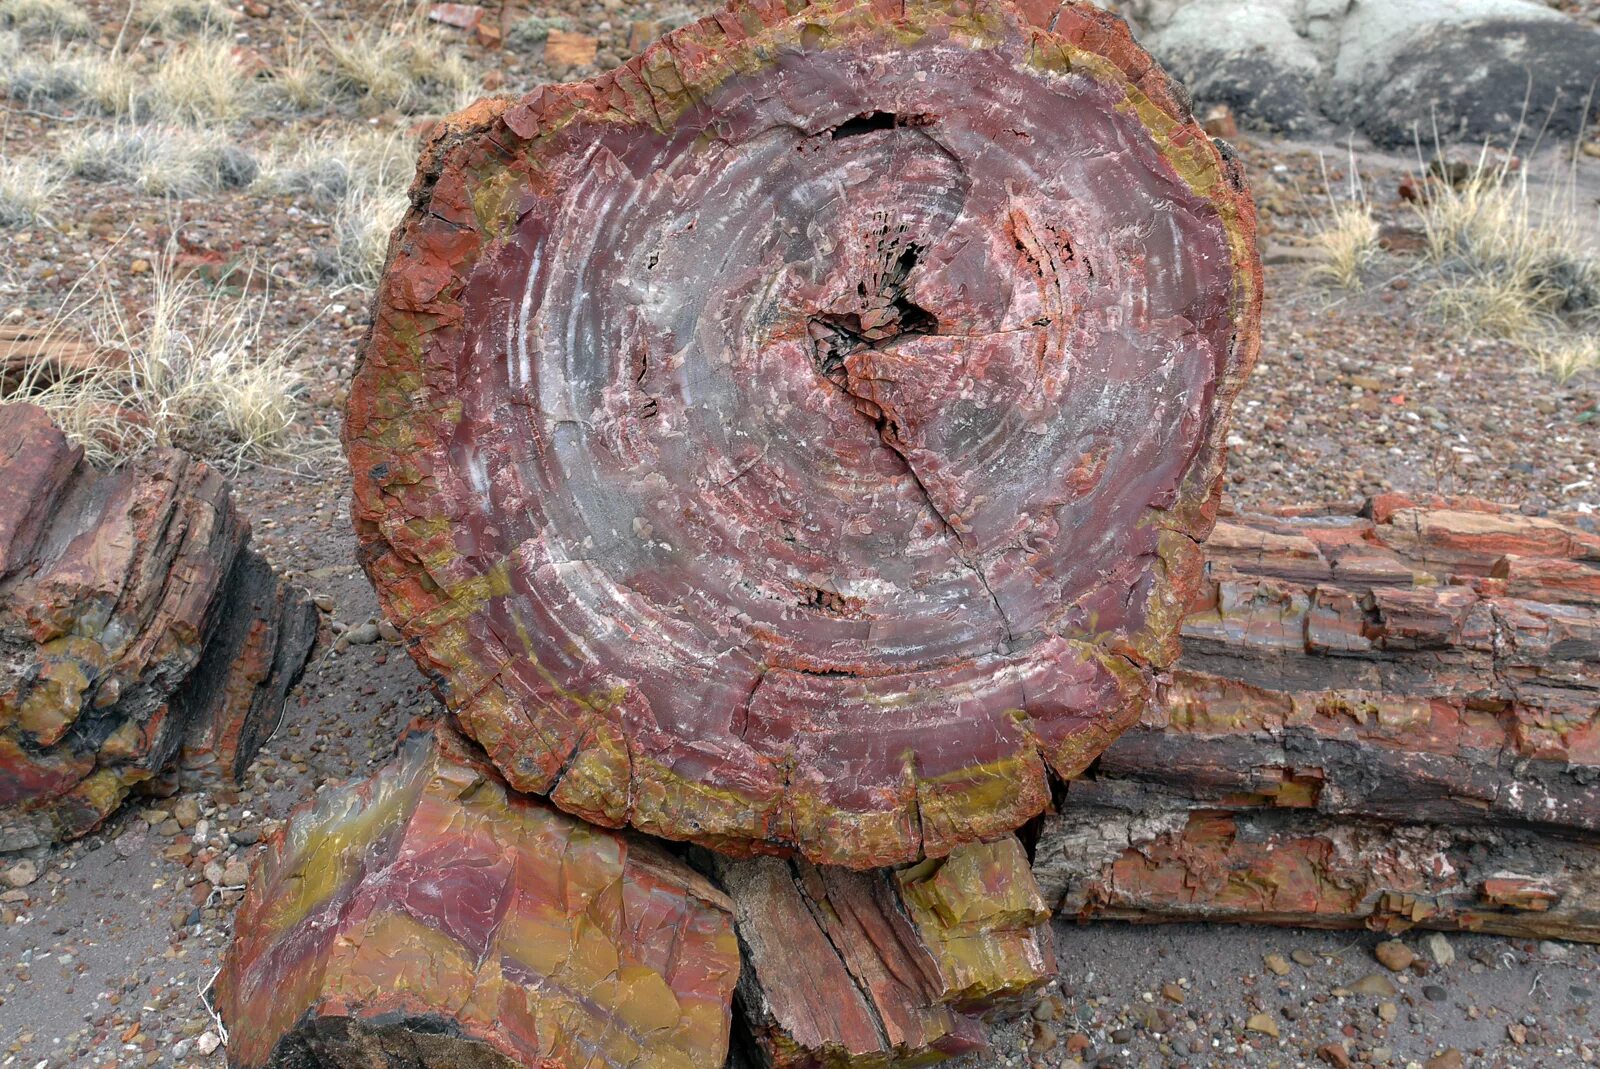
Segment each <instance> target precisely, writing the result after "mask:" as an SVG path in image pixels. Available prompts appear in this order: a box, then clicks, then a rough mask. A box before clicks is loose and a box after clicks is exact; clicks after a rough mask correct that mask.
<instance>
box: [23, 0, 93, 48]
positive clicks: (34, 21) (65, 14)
mask: <svg viewBox="0 0 1600 1069" xmlns="http://www.w3.org/2000/svg"><path fill="white" fill-rule="evenodd" d="M0 27H4V28H6V29H11V30H15V31H16V32H17V33H19V34H21V35H22V36H23V37H26V38H29V39H30V40H42V39H53V40H57V41H61V40H66V39H69V38H74V37H88V36H89V35H90V34H91V33H93V32H94V23H92V22H91V21H90V20H89V13H88V12H87V11H84V10H83V8H81V7H79V6H78V5H77V4H74V3H72V2H71V0H0Z"/></svg>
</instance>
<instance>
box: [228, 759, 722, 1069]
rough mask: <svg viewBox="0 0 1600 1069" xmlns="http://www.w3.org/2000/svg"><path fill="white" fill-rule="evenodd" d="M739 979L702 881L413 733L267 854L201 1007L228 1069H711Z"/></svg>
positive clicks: (289, 828)
mask: <svg viewBox="0 0 1600 1069" xmlns="http://www.w3.org/2000/svg"><path fill="white" fill-rule="evenodd" d="M738 973H739V949H738V943H737V941H736V939H735V937H734V933H733V919H732V916H731V913H730V908H729V903H728V900H727V898H726V897H725V896H724V895H723V894H722V893H721V892H720V891H718V890H717V889H716V888H715V887H713V886H712V885H711V883H710V882H708V881H707V880H706V879H705V878H704V877H702V876H700V875H698V874H697V873H696V872H695V871H694V870H692V869H690V868H689V867H688V866H687V865H685V864H684V863H682V862H680V861H677V860H675V859H673V858H671V857H668V856H667V855H666V854H664V853H663V852H662V851H661V850H660V849H658V848H657V847H655V846H653V845H651V844H650V843H648V842H645V841H644V840H642V839H640V838H637V837H634V836H629V835H627V834H625V833H618V832H613V831H608V830H605V829H597V828H594V827H591V826H589V825H587V824H584V823H583V822H582V821H579V820H576V819H574V818H572V817H569V816H567V815H566V814H564V813H562V812H560V811H558V810H556V809H555V808H554V807H553V806H550V805H549V804H547V803H546V802H544V801H542V800H539V799H532V798H527V797H524V796H521V795H518V794H516V793H514V792H512V791H509V790H508V789H507V788H506V786H505V784H504V782H503V781H502V780H501V779H500V778H499V776H498V775H497V774H496V773H495V772H494V771H493V768H492V766H490V765H488V764H487V763H486V762H484V761H482V760H481V758H479V757H477V756H474V755H473V754H472V753H469V751H468V750H467V748H466V746H465V745H463V744H462V743H461V742H460V741H459V740H458V739H456V738H454V737H453V735H452V734H451V733H449V732H448V731H443V732H439V733H434V732H426V731H419V732H416V733H414V734H412V735H410V736H409V737H408V738H407V739H406V740H405V741H404V742H403V743H402V745H401V752H400V755H399V757H398V758H397V759H396V760H395V761H393V762H391V763H390V764H389V765H387V766H385V767H384V768H383V769H381V770H380V771H379V772H378V773H377V774H376V775H374V776H373V777H372V778H370V779H367V780H365V781H362V782H361V783H358V784H356V785H354V786H348V787H342V788H335V789H331V790H325V791H323V792H322V793H321V794H320V795H319V796H318V798H317V799H316V800H315V802H313V803H310V804H308V805H306V806H303V807H301V808H300V809H298V810H296V811H295V813H294V814H293V815H291V817H290V818H289V821H288V822H287V824H286V825H285V827H284V828H283V829H281V830H280V831H279V832H278V833H277V834H276V835H274V836H273V838H272V839H271V840H269V841H268V843H267V844H266V846H265V848H264V850H263V852H262V853H261V855H259V856H258V859H257V861H256V862H255V864H254V866H253V868H252V871H251V876H250V882H249V887H248V889H247V891H246V892H245V897H244V901H243V902H242V903H241V904H240V907H239V911H238V914H237V918H236V920H235V928H234V941H233V944H232V946H231V947H230V948H229V950H228V955H227V958H226V960H225V963H224V966H223V969H222V973H221V974H220V976H219V977H218V979H217V985H216V1002H217V1008H218V1010H219V1012H220V1014H221V1016H222V1019H223V1021H224V1023H225V1024H226V1025H227V1027H228V1032H229V1044H228V1056H229V1063H230V1065H232V1066H234V1067H236V1069H243V1067H257V1066H274V1067H279V1069H312V1067H317V1069H344V1067H348V1069H358V1067H359V1069H371V1067H374V1066H393V1067H396V1069H398V1067H400V1066H406V1067H410V1069H457V1067H460V1066H471V1067H474V1069H476V1067H483V1069H531V1067H535V1066H537V1067H539V1069H602V1067H610V1069H625V1067H626V1069H707V1067H716V1066H720V1065H721V1064H722V1063H723V1060H724V1058H725V1056H726V1054H727V1049H728V1030H729V1012H730V1011H729V1006H730V1002H731V999H732V995H733V985H734V981H735V979H736V977H737V976H738Z"/></svg>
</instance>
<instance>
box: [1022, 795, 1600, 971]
mask: <svg viewBox="0 0 1600 1069" xmlns="http://www.w3.org/2000/svg"><path fill="white" fill-rule="evenodd" d="M1034 871H1035V873H1036V875H1037V876H1038V879H1039V883H1040V886H1041V888H1042V889H1043V891H1044V893H1045V894H1046V895H1047V896H1048V897H1049V898H1050V899H1051V900H1052V901H1054V902H1056V903H1057V904H1058V905H1059V907H1060V910H1061V913H1062V914H1063V915H1066V916H1077V917H1079V918H1082V919H1089V918H1096V917H1101V918H1112V919H1119V920H1129V921H1240V922H1259V923H1269V924H1292V925H1303V926H1308V927H1317V928H1372V929H1379V930H1384V931H1394V932H1398V931H1404V930H1407V929H1409V928H1412V927H1424V928H1440V929H1447V930H1461V931H1469V932H1491V933H1497V934H1500V935H1509V936H1520V937H1524V938H1537V939H1543V938H1559V939H1576V940H1583V941H1585V942H1600V879H1597V878H1596V874H1597V873H1600V843H1597V842H1596V841H1595V840H1594V839H1592V838H1578V837H1569V836H1563V835H1559V834H1555V833H1546V832H1540V831H1536V830H1534V829H1532V828H1528V827H1506V826H1492V825H1451V824H1401V823H1392V822H1387V821H1376V820H1372V819H1370V818H1365V817H1360V818H1355V817H1335V816H1327V815H1324V814H1321V813H1314V812H1309V811H1306V810H1294V809H1271V808H1257V809H1239V810H1232V811H1223V810H1218V809H1212V808H1207V807H1206V804H1205V803H1204V802H1200V801H1196V800H1194V799H1185V798H1183V797H1181V796H1177V795H1173V794H1170V793H1164V792H1162V791H1161V790H1159V789H1158V788H1154V787H1150V786H1148V785H1143V784H1135V783H1129V782H1126V781H1114V780H1113V781H1099V780H1094V779H1089V780H1081V781H1077V782H1074V783H1073V784H1072V785H1071V787H1070V788H1069V790H1068V794H1067V804H1066V805H1065V807H1064V808H1063V809H1062V811H1061V812H1060V813H1059V814H1055V815H1052V816H1049V817H1046V818H1045V820H1044V823H1043V828H1042V831H1041V834H1040V838H1039V841H1038V844H1037V848H1036V853H1035V858H1034Z"/></svg>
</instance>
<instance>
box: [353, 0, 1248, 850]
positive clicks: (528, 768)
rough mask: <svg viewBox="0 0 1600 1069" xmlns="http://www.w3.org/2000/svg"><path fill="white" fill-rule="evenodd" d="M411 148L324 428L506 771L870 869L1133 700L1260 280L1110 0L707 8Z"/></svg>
mask: <svg viewBox="0 0 1600 1069" xmlns="http://www.w3.org/2000/svg"><path fill="white" fill-rule="evenodd" d="M442 129H443V132H442V133H440V134H439V135H438V136H437V137H436V138H435V140H434V141H433V142H432V144H431V145H430V147H429V148H428V150H427V151H426V153H425V155H424V159H423V162H422V167H421V173H420V175H419V179H418V182H417V184H416V186H415V187H414V193H415V199H416V206H415V208H414V209H413V211H412V213H411V214H410V216H409V217H408V218H407V220H406V222H405V224H404V226H403V227H402V229H401V230H400V232H399V233H398V234H397V236H396V239H395V241H394V243H393V246H392V251H391V259H390V264H389V267H388V270H387V272H386V275H385V278H384V281H383V283H382V285H381V287H380V292H379V297H378V307H377V317H376V322H375V325H374V328H373V332H372V334H371V337H370V338H369V340H368V343H367V345H366V347H365V357H364V364H363V366H362V368H361V370H360V372H359V374H358V375H357V378H356V380H355V382H354V384H353V387H352V390H351V395H350V402H349V411H348V421H347V424H346V446H347V450H348V453H349V457H350V462H351V466H352V469H353V472H354V475H355V506H354V511H355V519H356V526H357V531H358V534H359V537H360V539H361V541H362V543H363V547H364V553H363V561H364V564H365V566H366V568H367V570H368V573H369V575H370V576H371V577H372V579H373V581H374V583H375V585H376V586H377V588H378V590H379V592H380V596H381V599H382V601H383V603H384V607H385V611H386V612H387V614H388V616H389V618H390V619H391V620H392V621H393V622H394V624H395V625H396V626H397V627H398V628H400V629H401V630H402V631H403V632H404V633H405V634H406V636H407V638H408V640H409V641H408V648H409V649H410V650H411V652H412V654H413V655H414V656H415V657H416V659H417V660H418V663H419V664H420V665H421V666H422V667H423V669H424V671H425V672H426V673H427V674H428V675H429V677H430V678H431V679H432V680H434V682H435V684H436V686H437V688H438V689H439V691H440V693H441V694H442V695H443V697H444V698H445V699H446V701H447V702H448V703H449V705H450V707H451V709H452V710H453V712H454V713H455V715H456V717H457V719H458V721H459V723H460V724H461V725H462V726H463V727H464V728H465V730H466V731H467V732H468V733H469V734H471V735H472V736H473V737H474V738H475V739H477V740H478V741H479V742H480V743H482V745H483V746H484V747H485V749H486V750H487V751H488V753H489V754H490V756H491V758H492V759H493V760H494V761H495V763H496V764H497V765H498V766H499V767H500V768H501V769H502V770H503V771H504V773H505V775H506V776H507V778H508V780H509V782H510V783H511V784H512V785H513V786H514V787H516V788H517V789H519V790H523V791H529V792H533V793H539V794H546V795H548V796H549V797H550V798H551V799H552V800H553V801H554V802H555V803H556V804H557V805H558V806H560V807H562V808H563V809H565V810H567V811H569V812H571V813H574V814H577V815H579V816H582V817H583V818H585V819H586V820H590V821H593V822H596V823H600V824H605V825H611V826H617V825H622V824H632V825H634V826H635V827H638V828H640V829H643V830H646V831H649V832H652V833H654V834H658V835H661V836H665V837H668V838H675V839H691V840H694V841H697V842H700V843H703V844H705V845H709V846H713V847H716V848H718V849H720V850H724V851H729V852H733V853H738V854H750V853H760V852H771V851H789V850H795V851H798V852H800V853H802V854H804V855H805V856H807V857H809V858H810V859H812V860H814V861H818V862H826V863H835V864H844V865H849V866H853V867H870V866H875V865H885V864H894V863H901V862H908V861H914V860H916V859H918V858H921V857H924V856H940V855H943V854H946V853H948V852H949V851H950V850H952V849H953V848H954V847H956V846H958V845H960V844H962V843H966V842H972V841H977V840H981V839H985V838H993V837H994V836H996V835H998V834H1001V833H1004V832H1006V831H1009V830H1011V829H1013V828H1015V827H1017V826H1018V825H1020V824H1021V823H1022V822H1024V821H1025V820H1027V819H1028V818H1029V817H1031V816H1033V815H1034V814H1036V813H1038V812H1039V811H1041V810H1042V809H1043V808H1044V807H1045V806H1046V804H1047V803H1048V800H1049V795H1050V779H1051V777H1052V776H1057V777H1065V776H1070V775H1073V774H1075V773H1077V772H1078V771H1080V770H1081V769H1082V768H1083V767H1085V766H1086V765H1087V764H1088V763H1089V762H1090V761H1091V760H1092V759H1093V757H1094V756H1095V755H1096V754H1097V753H1098V752H1099V751H1100V750H1101V749H1103V748H1104V746H1105V745H1106V744H1107V743H1108V742H1109V741H1110V740H1111V739H1112V738H1114V737H1115V736H1116V734H1117V733H1118V732H1119V731H1120V730H1121V729H1123V728H1124V727H1126V726H1127V725H1128V724H1129V723H1131V722H1132V720H1133V719H1134V718H1135V717H1136V715H1137V712H1138V709H1139V706H1140V704H1141V702H1142V701H1143V700H1144V699H1145V697H1146V695H1147V692H1148V690H1149V687H1150V683H1151V679H1152V676H1153V674H1154V673H1155V672H1156V671H1158V670H1160V669H1161V668H1162V667H1163V666H1165V665H1166V664H1167V663H1168V662H1169V661H1170V660H1171V658H1172V657H1173V656H1174V653H1175V649H1174V644H1173V639H1174V633H1175V630H1176V627H1177V623H1178V618H1179V616H1180V614H1181V609H1182V607H1183V606H1184V605H1185V604H1187V603H1188V602H1189V600H1190V599H1191V595H1192V592H1193V589H1194V586H1195V583H1196V582H1197V579H1198V568H1199V555H1198V552H1197V550H1196V548H1195V541H1196V540H1197V539H1200V538H1202V537H1204V535H1205V534H1206V533H1207V531H1208V530H1209V528H1210V526H1211V523H1212V518H1213V514H1214V509H1215V504H1214V495H1213V492H1214V490H1215V488H1216V484H1217V480H1218V476H1219V473H1220V471H1221V463H1222V448H1221V443H1222V434H1223V430H1224V424H1225V422H1226V413H1227V410H1228V407H1229V405H1230V404H1231V401H1232V398H1233V396H1234V395H1235V393H1236V392H1237V390H1238V388H1239V385H1240V383H1241V381H1242V378H1243V376H1244V375H1245V373H1246V372H1247V370H1248V368H1249V366H1250V364H1251V362H1252V361H1253V358H1254V353H1255V351H1256V348H1257V343H1258V339H1257V326H1258V321H1259V312H1260V288H1259V268H1258V261H1257V256H1256V252H1255V246H1254V211H1253V208H1252V206H1251V204H1250V201H1249V198H1248V195H1247V194H1246V193H1245V192H1244V190H1243V185H1242V181H1241V178H1240V175H1239V173H1238V170H1237V169H1236V168H1235V167H1234V165H1233V164H1232V163H1230V162H1229V161H1228V160H1226V159H1225V158H1224V157H1223V155H1222V154H1221V153H1220V152H1219V150H1218V149H1217V148H1216V147H1214V146H1213V145H1212V143H1211V142H1210V141H1209V139H1207V138H1206V137H1205V135H1204V134H1203V132H1202V131H1201V130H1200V129H1199V127H1198V126H1197V125H1195V123H1194V122H1193V121H1192V119H1191V117H1190V115H1189V113H1188V111H1187V107H1186V105H1184V104H1183V103H1181V102H1180V99H1179V94H1178V93H1176V92H1175V91H1174V90H1173V89H1172V87H1171V85H1170V83H1169V82H1168V81H1167V79H1166V77H1165V75H1163V74H1162V73H1161V72H1160V71H1159V70H1158V69H1156V68H1155V67H1154V66H1153V65H1152V64H1151V62H1150V60H1149V58H1148V57H1147V56H1146V55H1145V54H1144V53H1143V52H1142V51H1141V50H1140V49H1139V48H1138V47H1137V46H1136V45H1135V44H1134V43H1133V42H1132V40H1131V39H1130V38H1129V36H1128V34H1127V31H1126V28H1125V27H1124V26H1123V25H1122V23H1121V22H1120V21H1118V20H1116V19H1114V18H1112V17H1110V16H1108V15H1106V14H1105V13H1103V12H1100V11H1098V10H1096V9H1094V8H1092V7H1090V6H1088V5H1079V4H1071V3H1069V4H1065V5H1058V4H1055V3H1041V2H1039V0H1028V2H1026V3H1022V4H1019V5H1017V6H1015V7H1013V6H1010V5H1006V4H1002V3H999V2H996V0H979V2H977V3H975V4H971V5H962V6H959V7H958V8H956V7H951V6H949V5H946V4H941V3H933V2H928V0H906V2H903V3H902V2H900V0H892V2H890V0H877V2H872V3H865V2H860V3H857V2H852V0H830V2H822V3H811V4H803V3H791V4H788V5H784V4H778V3H773V2H768V0H741V2H738V3H735V4H734V5H733V6H732V7H730V8H729V9H728V10H726V11H725V12H723V13H721V14H718V15H716V16H713V17H712V18H710V19H707V20H703V21H701V22H699V23H697V24H694V25H692V26H688V27H685V28H684V29H682V30H679V31H677V32H675V33H673V34H670V35H668V36H667V37H666V38H665V39H663V40H662V41H660V42H658V43H657V44H655V45H653V46H651V47H650V48H649V49H647V50H646V51H645V52H644V54H643V55H642V56H640V57H638V58H637V59H635V60H633V61H631V62H629V63H628V64H627V65H626V66H624V67H623V68H621V69H619V70H617V71H615V72H613V73H611V74H608V75H605V76H602V77H600V78H596V79H594V80H592V81H589V82H586V83H582V84H579V85H568V86H548V87H545V88H543V89H541V90H540V91H538V92H537V93H535V94H534V95H532V96H530V97H528V98H526V99H524V100H522V101H520V102H516V103H507V102H484V103H482V104H480V105H477V106H476V107H474V108H473V109H469V110H468V111H467V112H464V113H462V114H461V115H458V116H456V117H455V118H454V119H452V120H451V121H450V122H448V123H446V124H444V126H443V128H442Z"/></svg>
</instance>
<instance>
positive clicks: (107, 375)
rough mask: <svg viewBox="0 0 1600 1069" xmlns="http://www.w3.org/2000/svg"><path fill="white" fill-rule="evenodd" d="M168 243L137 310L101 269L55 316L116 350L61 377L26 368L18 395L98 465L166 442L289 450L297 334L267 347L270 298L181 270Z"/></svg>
mask: <svg viewBox="0 0 1600 1069" xmlns="http://www.w3.org/2000/svg"><path fill="white" fill-rule="evenodd" d="M176 252H177V246H176V244H175V243H169V245H168V247H167V250H166V253H165V254H164V255H163V256H162V257H161V258H160V259H159V260H158V261H157V263H156V264H155V266H154V270H153V282H154V288H153V292H152V295H151V299H150V301H149V303H148V304H147V306H146V307H145V308H144V310H143V311H142V312H141V313H140V314H138V315H130V314H129V313H128V312H127V311H126V310H125V307H124V302H123V298H122V296H121V295H120V294H118V293H117V292H116V291H115V290H114V289H113V287H112V285H111V282H110V279H109V277H108V276H107V274H106V273H105V272H104V271H103V270H99V271H98V272H97V276H96V279H95V282H94V285H95V286H96V290H95V293H94V294H93V296H92V297H90V298H89V299H88V300H87V301H84V302H82V303H81V304H80V305H79V306H78V307H75V308H72V309H71V310H70V311H68V312H64V313H63V314H62V316H61V318H60V319H59V320H58V323H65V322H67V321H68V320H69V319H70V320H72V321H74V322H77V321H87V322H88V323H89V331H90V336H91V338H92V340H93V342H94V344H95V345H96V346H97V348H99V349H100V350H102V351H103V352H105V353H107V354H115V358H114V359H108V360H106V361H104V362H103V363H101V364H99V365H97V366H95V367H93V368H91V369H89V370H86V371H83V372H80V373H77V374H74V375H71V376H68V377H65V378H59V379H58V378H54V377H53V373H47V372H46V371H45V370H43V369H27V370H26V371H25V373H24V376H23V381H24V384H23V388H22V390H21V391H19V393H21V394H25V395H26V396H27V398H28V400H30V401H33V402H34V403H36V404H39V405H40V406H41V407H43V408H44V409H45V410H46V411H48V412H49V413H50V415H51V416H52V417H53V418H54V419H55V420H56V422H57V424H58V425H60V426H61V428H62V429H63V430H64V431H66V432H67V434H68V435H70V436H71V437H73V438H74V439H75V440H77V441H79V442H80V443H82V444H83V446H84V447H85V449H86V450H87V451H88V452H89V454H90V456H91V458H92V459H94V460H95V461H96V462H98V463H102V464H110V463H117V462H119V461H122V460H125V459H128V458H129V457H131V456H134V455H136V454H138V453H140V452H142V451H144V450H145V449H148V448H150V447H152V446H165V445H171V446H179V447H181V448H184V449H188V450H189V451H191V452H194V453H197V454H199V455H201V456H205V457H207V458H209V459H212V460H216V461H222V462H225V463H232V464H241V463H244V462H248V461H263V460H273V459H278V458H282V457H292V456H293V455H294V451H295V447H296V444H297V438H298V436H297V435H296V432H295V416H296V413H297V410H298V401H297V394H298V392H299V391H300V389H301V388H302V380H301V377H300V375H299V374H298V373H297V372H296V371H295V370H294V369H293V368H292V367H291V365H290V357H291V355H292V347H293V344H294V341H295V339H290V340H289V341H288V342H285V343H281V344H278V345H268V344H265V343H264V342H263V341H262V328H263V324H264V323H265V322H266V319H267V310H268V307H269V303H270V302H269V299H268V297H267V295H265V294H262V295H261V296H259V297H255V298H249V297H246V298H240V297H232V296H229V295H227V294H226V293H224V292H223V291H221V290H218V289H210V288H206V287H205V286H204V285H203V284H202V283H201V282H200V281H199V280H198V279H197V278H195V277H194V276H190V277H187V278H182V277H179V275H178V273H177V271H176V270H175V259H176ZM103 263H104V261H102V264H103ZM246 290H247V291H248V286H247V287H246Z"/></svg>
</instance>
